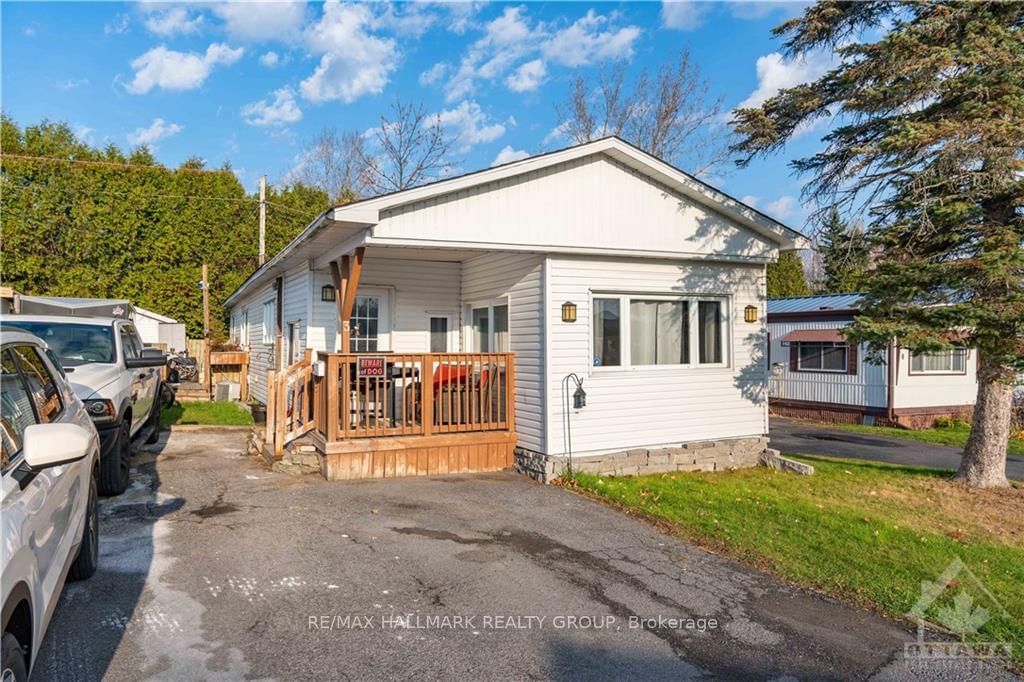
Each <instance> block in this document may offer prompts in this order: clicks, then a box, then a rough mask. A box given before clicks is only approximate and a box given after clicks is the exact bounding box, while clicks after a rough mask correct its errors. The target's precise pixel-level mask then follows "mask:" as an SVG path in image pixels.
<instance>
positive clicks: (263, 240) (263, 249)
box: [260, 175, 267, 266]
mask: <svg viewBox="0 0 1024 682" xmlns="http://www.w3.org/2000/svg"><path fill="white" fill-rule="evenodd" d="M266 260H267V176H266V175H261V176H260V266H262V265H263V263H264V262H266Z"/></svg>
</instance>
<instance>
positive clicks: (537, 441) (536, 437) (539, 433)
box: [462, 254, 544, 452]
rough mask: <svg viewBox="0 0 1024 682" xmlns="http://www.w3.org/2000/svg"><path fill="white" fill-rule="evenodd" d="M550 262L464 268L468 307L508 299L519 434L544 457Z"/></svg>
mask: <svg viewBox="0 0 1024 682" xmlns="http://www.w3.org/2000/svg"><path fill="white" fill-rule="evenodd" d="M543 265H544V258H543V257H542V256H539V255H536V254H487V255H483V256H478V257H476V258H473V259H471V260H468V261H466V262H465V263H464V264H463V271H462V299H463V302H464V303H465V304H466V305H470V304H474V303H494V302H497V301H498V300H499V299H502V298H505V297H507V298H508V310H509V320H508V325H509V350H510V351H512V352H513V353H515V356H516V434H517V438H518V442H519V444H520V445H522V446H523V447H525V448H529V449H530V450H534V451H537V452H543V451H544V319H543Z"/></svg>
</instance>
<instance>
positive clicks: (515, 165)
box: [225, 136, 807, 305]
mask: <svg viewBox="0 0 1024 682" xmlns="http://www.w3.org/2000/svg"><path fill="white" fill-rule="evenodd" d="M598 154H603V155H606V156H608V157H610V158H612V159H613V160H615V161H617V162H619V163H621V164H623V165H625V166H627V167H628V168H630V169H632V170H634V171H636V172H638V173H640V174H642V175H644V176H646V177H648V178H651V179H652V180H654V181H656V182H658V183H660V184H662V185H664V186H666V187H667V188H669V189H671V190H673V191H675V192H678V193H679V194H682V195H684V196H686V197H687V198H689V199H691V200H692V201H694V202H695V203H697V204H699V205H702V206H704V207H706V208H708V209H710V210H713V211H716V212H718V213H724V214H726V215H727V216H728V217H729V218H730V219H731V220H733V221H734V222H735V223H737V224H739V225H740V226H742V227H745V228H747V229H748V230H750V231H752V232H754V233H755V234H757V235H759V236H761V237H763V238H765V239H766V240H768V241H769V242H771V243H774V244H776V245H778V247H779V248H780V249H782V250H791V249H799V248H804V247H806V246H807V239H806V237H804V235H802V234H801V233H800V232H797V231H796V230H794V229H793V228H791V227H788V226H787V225H785V224H783V223H782V222H780V221H778V220H776V219H774V218H772V217H771V216H769V215H767V214H765V213H763V212H761V211H759V210H757V209H755V208H754V207H753V206H749V205H748V204H744V203H743V202H742V201H739V200H738V199H736V198H734V197H731V196H729V195H728V194H726V193H724V192H722V191H720V190H718V189H716V188H715V187H712V186H711V185H709V184H707V183H706V182H703V181H702V180H699V179H697V178H696V177H694V176H692V175H690V174H688V173H686V172H684V171H682V170H680V169H678V168H676V167H674V166H672V165H671V164H668V163H666V162H665V161H662V160H661V159H658V158H657V157H655V156H652V155H651V154H648V153H647V152H645V151H643V150H642V149H640V148H639V147H636V146H634V145H632V144H630V143H629V142H626V141H625V140H623V139H622V138H619V137H614V136H612V137H604V138H601V139H599V140H594V141H592V142H586V143H583V144H579V145H575V146H572V147H566V148H564V149H559V150H557V151H552V152H546V153H543V154H538V155H535V156H530V157H527V158H525V159H521V160H518V161H512V162H509V163H506V164H502V165H500V166H494V167H492V168H486V169H482V170H477V171H473V172H470V173H466V174H463V175H459V176H456V177H452V178H445V179H443V180H437V181H435V182H431V183H428V184H425V185H420V186H418V187H413V188H411V189H406V190H400V191H396V192H390V193H387V194H381V195H378V196H375V197H369V198H366V199H361V200H359V201H356V202H353V203H351V204H346V205H344V206H338V207H335V208H332V209H329V210H327V211H325V212H323V213H321V214H320V215H319V216H317V217H316V218H315V219H314V220H313V221H312V222H311V223H310V224H309V225H308V226H307V227H306V229H305V230H303V231H302V232H301V233H300V234H299V235H298V236H296V237H295V238H294V239H293V240H292V241H291V242H290V243H289V244H288V245H287V246H285V248H284V249H282V250H281V251H280V252H279V253H277V254H276V255H275V256H274V257H273V258H271V259H269V260H268V261H267V262H266V263H265V264H264V265H263V266H262V267H261V268H260V269H259V270H257V271H256V272H254V273H253V274H252V275H250V276H249V278H248V279H246V281H245V282H243V283H242V285H241V286H239V287H238V289H236V290H235V291H234V293H232V294H231V295H230V296H229V297H228V298H227V300H226V301H225V303H226V304H227V305H231V304H232V303H233V302H234V301H235V300H237V299H238V298H239V296H241V294H242V293H243V292H244V291H245V290H246V289H248V288H249V287H250V286H252V285H253V284H255V283H256V282H257V281H258V280H262V279H265V278H266V277H267V276H269V273H271V272H272V271H274V272H277V273H280V272H281V271H282V267H281V266H282V263H283V262H284V261H285V260H286V259H288V258H289V256H291V255H292V254H293V253H295V252H296V251H299V250H300V247H302V246H303V245H304V244H305V243H307V242H309V241H310V240H311V239H314V238H315V237H316V236H317V234H318V233H319V232H321V231H322V230H324V228H326V227H328V226H329V225H332V224H333V225H344V226H347V227H351V228H360V227H371V226H373V225H376V224H377V223H378V222H379V221H380V219H381V213H382V212H384V211H389V210H393V209H396V208H399V207H402V206H407V205H409V204H413V203H416V202H421V201H424V200H427V199H433V198H436V197H441V196H444V195H447V194H452V193H455V192H460V191H463V190H466V189H469V188H472V187H478V186H481V185H485V184H488V183H493V182H497V181H500V180H506V179H508V178H512V177H516V176H519V175H524V174H527V173H532V172H535V171H538V170H542V169H544V168H549V167H551V166H555V165H557V164H561V163H565V162H567V161H572V160H575V159H580V158H583V157H587V156H593V155H598Z"/></svg>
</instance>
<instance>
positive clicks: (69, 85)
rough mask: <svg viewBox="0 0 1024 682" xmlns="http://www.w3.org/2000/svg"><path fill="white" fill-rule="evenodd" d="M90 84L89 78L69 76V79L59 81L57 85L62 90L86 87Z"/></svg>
mask: <svg viewBox="0 0 1024 682" xmlns="http://www.w3.org/2000/svg"><path fill="white" fill-rule="evenodd" d="M88 84H89V79H88V78H69V79H68V80H64V81H60V82H59V83H57V87H58V88H60V89H61V90H75V89H76V88H82V87H85V86H86V85H88Z"/></svg>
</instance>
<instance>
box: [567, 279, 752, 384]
mask: <svg viewBox="0 0 1024 682" xmlns="http://www.w3.org/2000/svg"><path fill="white" fill-rule="evenodd" d="M607 298H614V299H618V300H619V352H620V357H619V364H618V365H599V366H594V354H595V351H596V349H595V347H594V320H593V314H594V299H607ZM631 300H638V301H672V302H679V303H686V304H687V316H688V319H689V327H688V329H689V338H688V339H687V342H688V343H689V358H690V361H689V362H688V363H682V364H662V365H634V364H632V358H631V352H632V351H631V348H632V346H631V343H630V331H631V330H630V309H629V303H630V301H631ZM701 301H714V302H717V303H719V304H720V305H719V313H720V314H719V320H718V321H719V324H721V326H722V362H705V363H702V362H700V306H699V305H698V304H699V303H700V302H701ZM589 305H590V309H589V314H588V316H587V317H588V320H587V324H588V325H589V329H588V330H587V337H588V339H589V342H588V347H589V349H590V358H589V362H590V372H591V373H599V374H603V373H613V372H622V371H629V372H671V371H676V370H680V369H684V370H718V369H724V368H729V367H731V366H732V343H731V339H732V314H731V310H732V297H731V296H729V295H725V294H666V293H665V292H663V291H662V292H646V291H631V292H622V291H601V290H591V292H590V300H589ZM559 324H562V323H561V322H559ZM577 324H579V323H578V322H577Z"/></svg>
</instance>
